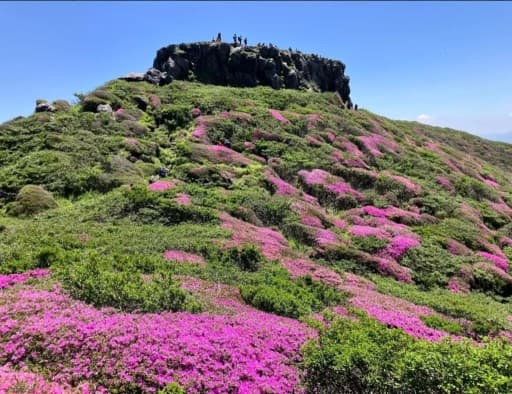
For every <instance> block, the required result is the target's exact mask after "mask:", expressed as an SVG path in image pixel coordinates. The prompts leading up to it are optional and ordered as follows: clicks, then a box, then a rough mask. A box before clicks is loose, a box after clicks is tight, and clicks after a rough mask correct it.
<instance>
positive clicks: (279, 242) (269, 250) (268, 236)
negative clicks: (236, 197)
mask: <svg viewBox="0 0 512 394" xmlns="http://www.w3.org/2000/svg"><path fill="white" fill-rule="evenodd" d="M220 219H221V221H222V227H224V228H226V229H229V230H231V231H232V241H231V242H228V244H227V246H228V247H231V246H238V245H244V244H255V245H256V246H258V247H260V248H261V252H262V253H263V255H264V256H265V257H266V258H267V259H269V260H275V259H278V258H279V257H281V253H282V252H283V251H285V250H286V249H288V242H287V241H286V239H285V238H284V237H283V236H282V235H281V234H280V233H278V232H277V231H275V230H272V229H270V228H267V227H257V226H254V225H252V224H249V223H247V222H243V221H241V220H238V219H235V218H234V217H232V216H230V215H228V214H227V213H221V214H220Z"/></svg>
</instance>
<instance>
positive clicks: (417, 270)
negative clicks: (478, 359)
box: [400, 240, 466, 289]
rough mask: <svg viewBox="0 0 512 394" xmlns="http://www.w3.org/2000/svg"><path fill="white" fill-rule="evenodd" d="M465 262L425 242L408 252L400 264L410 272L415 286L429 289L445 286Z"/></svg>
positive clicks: (430, 242) (429, 241)
mask: <svg viewBox="0 0 512 394" xmlns="http://www.w3.org/2000/svg"><path fill="white" fill-rule="evenodd" d="M465 260H466V259H465V258H464V257H461V256H454V255H453V254H451V253H449V252H448V251H446V250H445V249H443V248H442V247H441V246H440V245H439V244H438V243H436V242H434V241H431V240H425V241H423V242H422V244H421V245H420V246H418V247H416V248H412V249H410V250H408V251H407V252H406V253H405V255H404V257H403V259H402V261H401V263H400V264H401V265H403V266H405V267H408V268H410V269H411V270H412V272H413V279H414V281H415V282H416V283H417V284H419V285H421V286H422V287H424V288H427V289H431V288H434V287H436V286H443V287H444V286H446V284H447V283H448V280H449V279H450V278H451V277H452V276H453V275H454V274H455V273H456V272H457V271H458V269H459V268H460V266H461V265H462V264H463V263H464V261H465Z"/></svg>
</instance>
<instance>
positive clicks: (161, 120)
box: [155, 104, 192, 131]
mask: <svg viewBox="0 0 512 394" xmlns="http://www.w3.org/2000/svg"><path fill="white" fill-rule="evenodd" d="M191 120H192V107H191V106H190V105H181V104H170V105H165V106H162V107H160V108H159V109H157V110H156V111H155V122H156V125H157V126H160V125H165V126H166V127H167V129H168V130H169V131H173V130H176V129H177V128H184V127H186V126H187V125H188V123H189V122H190V121H191Z"/></svg>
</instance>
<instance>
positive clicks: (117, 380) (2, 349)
mask: <svg viewBox="0 0 512 394" xmlns="http://www.w3.org/2000/svg"><path fill="white" fill-rule="evenodd" d="M4 300H6V299H5V298H4ZM4 300H2V301H4ZM0 321H1V322H2V324H1V326H2V330H3V333H2V336H1V337H0V360H1V361H2V363H4V364H5V363H10V364H11V365H14V366H17V365H22V364H23V363H25V362H26V361H28V360H37V361H38V365H40V366H41V367H42V368H44V369H45V371H47V373H48V374H49V376H50V377H51V379H52V380H53V381H55V382H57V383H59V384H60V383H62V384H66V383H76V382H83V381H86V382H89V383H91V384H94V385H97V386H98V390H97V392H102V391H103V392H109V391H114V392H115V391H120V392H155V391H156V390H157V389H161V388H163V387H164V386H166V385H167V384H168V383H172V382H176V383H178V384H180V385H181V386H182V387H183V388H184V389H185V390H186V392H188V393H201V392H205V391H206V392H209V393H217V394H221V393H225V392H226V390H228V391H232V392H265V391H266V392H279V393H280V392H294V391H296V392H300V389H299V388H298V383H299V376H298V373H297V370H296V369H295V367H294V366H293V362H295V361H299V355H298V350H299V347H300V346H301V345H302V343H303V342H304V341H305V340H306V339H307V338H310V337H311V335H312V333H311V331H309V330H307V329H306V328H305V327H304V326H303V325H302V324H301V323H299V322H297V321H295V320H290V319H287V318H282V317H277V316H272V315H268V314H264V313H261V312H247V313H242V314H240V315H236V316H231V317H230V316H214V315H210V314H198V315H193V314H190V313H162V314H125V313H114V312H112V311H110V310H97V309H94V308H92V307H89V306H86V305H84V304H82V303H80V302H76V301H72V300H71V299H69V298H68V297H67V296H65V295H63V294H61V293H60V292H59V291H58V290H54V291H51V292H48V291H41V290H22V291H19V292H17V293H15V294H12V298H10V299H9V302H2V303H1V306H0ZM142 376H143V377H144V378H141V377H142ZM101 388H103V390H101ZM50 393H51V391H50Z"/></svg>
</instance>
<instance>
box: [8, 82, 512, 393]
mask: <svg viewBox="0 0 512 394" xmlns="http://www.w3.org/2000/svg"><path fill="white" fill-rule="evenodd" d="M187 75H188V74H187ZM125 79H126V78H125ZM129 79H130V80H129V81H127V80H122V79H117V80H113V81H110V82H108V83H106V84H105V85H103V86H100V87H98V88H97V89H96V90H94V91H92V92H89V93H87V94H85V95H79V96H78V101H77V103H75V104H73V105H70V104H68V103H66V102H64V101H57V102H54V103H46V102H44V101H40V102H39V103H38V109H37V111H38V112H35V113H34V114H33V115H31V116H28V117H25V118H22V117H20V118H16V119H14V120H12V121H9V122H7V123H4V124H2V125H0V191H1V193H0V245H1V247H0V273H1V275H0V311H1V313H0V322H1V324H0V332H1V333H2V335H1V336H0V392H8V393H11V392H12V393H24V392H30V393H48V392H52V391H51V390H54V391H53V392H66V393H89V392H98V393H102V392H104V393H106V392H112V393H146V392H165V393H182V392H187V393H299V392H308V393H441V392H446V393H451V392H464V393H480V392H482V393H484V392H485V393H506V392H512V361H511V360H512V347H511V346H510V344H509V340H510V339H512V318H511V315H512V305H511V303H510V301H511V297H512V276H511V275H510V274H509V264H510V259H511V258H512V224H511V223H512V222H511V219H512V182H511V180H510V179H511V178H510V174H511V171H512V164H511V163H512V146H511V145H508V144H504V143H495V142H490V141H486V140H483V139H481V138H478V137H474V136H471V135H469V134H466V133H462V132H458V131H455V130H449V129H442V128H436V127H431V126H427V125H423V124H420V123H416V122H404V121H393V120H390V119H386V118H384V117H382V116H378V115H376V114H373V113H370V112H368V111H366V110H361V109H360V110H357V111H356V110H354V109H349V108H348V107H349V106H348V105H345V103H340V99H339V92H338V94H337V93H336V91H318V92H314V91H306V90H301V89H297V90H294V89H272V87H270V86H255V87H229V86H221V85H213V84H203V83H200V82H194V81H189V80H186V81H185V80H178V79H177V78H175V79H173V80H172V83H167V84H162V85H161V84H159V83H158V84H154V83H148V82H147V81H145V80H140V79H143V78H139V77H135V76H133V77H132V78H129ZM347 88H348V85H347ZM327 90H329V89H327ZM349 100H350V98H349V97H348V96H347V97H346V100H345V102H349ZM342 104H343V105H342ZM159 170H160V171H159ZM31 390H32V391H31ZM58 390H61V391H58Z"/></svg>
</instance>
